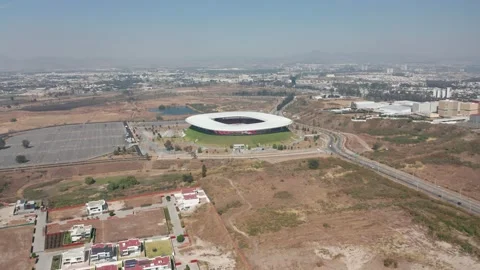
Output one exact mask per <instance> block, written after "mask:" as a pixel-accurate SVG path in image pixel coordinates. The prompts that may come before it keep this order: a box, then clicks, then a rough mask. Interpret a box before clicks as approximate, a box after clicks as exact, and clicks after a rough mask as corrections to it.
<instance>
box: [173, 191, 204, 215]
mask: <svg viewBox="0 0 480 270" xmlns="http://www.w3.org/2000/svg"><path fill="white" fill-rule="evenodd" d="M175 199H176V201H177V206H178V208H180V210H188V209H190V208H192V207H194V206H196V205H198V204H199V203H200V199H199V198H198V196H197V189H196V188H185V189H182V193H181V194H177V195H175Z"/></svg>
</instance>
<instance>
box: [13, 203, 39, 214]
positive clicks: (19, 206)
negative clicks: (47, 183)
mask: <svg viewBox="0 0 480 270" xmlns="http://www.w3.org/2000/svg"><path fill="white" fill-rule="evenodd" d="M35 206H36V204H35V201H25V200H18V201H17V202H16V203H15V209H14V210H13V214H14V215H21V214H27V213H32V212H34V211H35Z"/></svg>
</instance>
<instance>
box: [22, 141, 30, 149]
mask: <svg viewBox="0 0 480 270" xmlns="http://www.w3.org/2000/svg"><path fill="white" fill-rule="evenodd" d="M22 145H23V147H24V148H29V147H30V141H29V140H22Z"/></svg>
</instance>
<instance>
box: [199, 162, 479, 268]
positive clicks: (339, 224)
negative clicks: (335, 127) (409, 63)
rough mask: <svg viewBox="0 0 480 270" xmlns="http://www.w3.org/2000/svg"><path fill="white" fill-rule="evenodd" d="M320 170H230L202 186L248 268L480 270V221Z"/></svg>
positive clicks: (371, 175)
mask: <svg viewBox="0 0 480 270" xmlns="http://www.w3.org/2000/svg"><path fill="white" fill-rule="evenodd" d="M316 160H318V167H315V166H312V165H310V163H311V162H310V161H309V160H296V161H288V162H281V163H276V164H270V163H267V162H258V161H231V163H230V164H226V165H224V168H225V170H222V169H221V168H218V169H217V170H215V171H211V172H210V173H209V175H208V176H207V177H206V178H203V179H201V180H200V184H201V185H202V188H203V189H204V190H205V191H206V193H207V194H208V195H209V197H210V199H211V200H212V202H213V203H214V205H215V208H216V209H217V212H218V213H219V214H221V218H222V220H223V222H224V223H225V224H226V225H227V228H228V231H229V234H230V236H231V237H233V238H234V239H235V242H236V243H237V245H238V246H239V247H240V249H241V250H242V252H243V253H245V255H246V257H247V260H248V261H249V263H250V264H252V266H253V268H258V269H271V268H273V269H275V268H284V269H288V268H298V269H313V268H315V267H320V266H324V267H326V268H327V269H328V268H332V269H353V268H355V269H382V267H383V266H384V265H397V266H398V267H399V268H401V269H409V268H412V267H413V268H415V267H417V268H421V267H427V268H435V269H438V268H446V269H448V268H453V269H476V267H477V268H478V267H479V260H480V249H479V248H478V247H479V246H480V234H479V233H478V232H479V231H480V227H479V226H480V225H479V224H480V219H479V218H478V217H476V216H472V215H470V214H468V213H466V212H463V211H462V210H459V209H457V208H455V207H454V206H451V205H447V204H443V203H441V202H438V201H435V200H433V199H430V198H429V197H426V196H425V195H423V194H420V193H417V192H416V191H414V190H411V189H408V188H406V187H404V186H400V185H398V184H395V183H394V182H392V181H390V180H387V179H385V178H383V177H381V176H379V175H377V174H376V173H375V172H373V171H370V170H367V169H364V168H361V167H358V166H356V165H354V164H350V163H348V162H346V161H343V160H340V159H336V158H332V157H329V158H320V159H316ZM313 163H315V162H313ZM227 168H229V169H228V170H227ZM425 250H428V252H425Z"/></svg>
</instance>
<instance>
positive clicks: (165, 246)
mask: <svg viewBox="0 0 480 270" xmlns="http://www.w3.org/2000/svg"><path fill="white" fill-rule="evenodd" d="M145 253H146V256H147V257H148V258H155V257H158V256H171V255H172V253H173V249H172V244H171V243H170V240H168V239H165V240H154V241H146V242H145Z"/></svg>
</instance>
